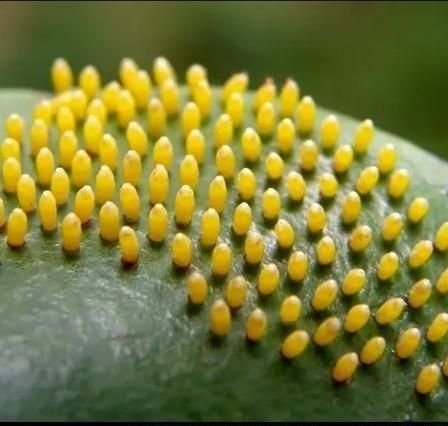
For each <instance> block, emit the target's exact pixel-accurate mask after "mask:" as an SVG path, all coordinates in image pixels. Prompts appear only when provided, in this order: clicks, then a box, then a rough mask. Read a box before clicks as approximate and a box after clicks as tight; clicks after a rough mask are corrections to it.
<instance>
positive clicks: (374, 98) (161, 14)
mask: <svg viewBox="0 0 448 426" xmlns="http://www.w3.org/2000/svg"><path fill="white" fill-rule="evenodd" d="M447 42H448V3H439V2H396V3H392V2H390V3H389V2H368V3H364V2H359V3H354V2H301V3H298V2H227V3H224V2H223V3H219V2H185V3H184V2H167V3H164V2H146V3H145V2H39V3H37V2H22V3H19V2H17V3H16V2H4V3H0V86H2V87H24V86H25V87H32V88H37V89H49V87H50V85H49V68H50V65H51V63H52V61H53V59H54V58H55V57H57V56H64V57H65V58H67V59H68V60H69V62H70V63H71V64H72V66H73V67H74V69H75V70H77V71H79V70H80V69H81V67H83V66H84V65H86V64H89V63H92V64H94V65H96V66H97V67H98V69H99V70H100V72H101V74H102V76H103V77H104V80H110V79H112V78H115V76H116V72H117V67H118V63H119V60H120V59H121V58H122V57H123V56H130V57H133V58H134V59H135V60H136V61H137V62H138V63H139V64H140V66H144V67H146V68H149V66H150V64H151V61H152V59H153V58H154V57H155V56H157V55H164V56H166V57H167V58H168V59H169V60H170V61H171V62H172V63H173V65H174V66H175V68H176V70H177V73H178V74H179V75H181V76H183V74H184V71H185V69H186V68H187V66H188V65H189V64H191V63H194V62H199V63H202V64H203V65H205V66H206V67H207V68H208V70H209V76H210V80H211V82H212V83H215V84H219V83H222V82H223V81H224V80H225V79H226V78H227V77H228V76H229V74H231V73H232V72H235V71H240V70H246V71H248V72H249V73H250V78H251V87H253V88H254V87H257V86H258V85H259V84H260V83H261V82H262V81H263V79H264V78H265V77H266V76H272V77H273V78H274V79H275V80H276V82H277V84H282V83H283V81H284V79H285V78H286V77H288V76H291V77H293V78H294V79H296V80H297V81H298V82H299V85H300V87H301V90H302V93H306V94H311V95H312V96H313V97H314V98H315V100H316V101H317V103H319V104H321V105H323V106H326V107H329V108H332V109H335V110H337V111H341V112H344V113H348V114H351V115H353V116H355V117H358V118H365V117H370V118H372V119H373V120H374V121H375V123H376V124H377V125H378V126H379V127H382V128H384V129H386V130H389V131H391V132H394V133H396V134H399V135H401V136H403V137H406V138H408V139H410V140H412V141H414V142H416V143H417V144H419V145H421V146H423V147H425V148H426V149H429V150H431V151H433V152H435V153H437V154H439V155H441V156H443V157H445V158H448V137H447V131H446V126H447V119H448V107H447V98H448V48H447Z"/></svg>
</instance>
